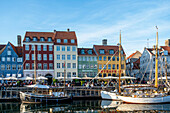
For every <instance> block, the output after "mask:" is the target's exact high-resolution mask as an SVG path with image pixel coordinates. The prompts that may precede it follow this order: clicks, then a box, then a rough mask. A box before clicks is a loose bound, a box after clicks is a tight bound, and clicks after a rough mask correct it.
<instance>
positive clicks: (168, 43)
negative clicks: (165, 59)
mask: <svg viewBox="0 0 170 113" xmlns="http://www.w3.org/2000/svg"><path fill="white" fill-rule="evenodd" d="M165 46H169V47H170V39H168V40H165Z"/></svg>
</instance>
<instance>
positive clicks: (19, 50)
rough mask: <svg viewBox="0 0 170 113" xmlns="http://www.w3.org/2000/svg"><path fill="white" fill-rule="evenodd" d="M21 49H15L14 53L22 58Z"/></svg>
mask: <svg viewBox="0 0 170 113" xmlns="http://www.w3.org/2000/svg"><path fill="white" fill-rule="evenodd" d="M22 48H23V47H15V49H16V53H17V55H18V56H19V57H22V55H23V51H22Z"/></svg>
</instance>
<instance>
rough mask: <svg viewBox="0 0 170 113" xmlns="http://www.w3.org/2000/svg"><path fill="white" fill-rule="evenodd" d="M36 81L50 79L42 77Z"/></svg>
mask: <svg viewBox="0 0 170 113" xmlns="http://www.w3.org/2000/svg"><path fill="white" fill-rule="evenodd" d="M36 79H37V80H47V79H48V78H46V77H43V76H40V77H37V78H36Z"/></svg>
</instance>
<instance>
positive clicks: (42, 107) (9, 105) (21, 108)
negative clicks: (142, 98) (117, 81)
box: [0, 100, 170, 113]
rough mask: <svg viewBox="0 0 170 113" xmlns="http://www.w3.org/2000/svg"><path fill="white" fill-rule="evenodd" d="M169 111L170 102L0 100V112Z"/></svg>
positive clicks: (138, 112) (139, 112) (121, 112)
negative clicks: (36, 101)
mask: <svg viewBox="0 0 170 113" xmlns="http://www.w3.org/2000/svg"><path fill="white" fill-rule="evenodd" d="M10 112H11V113H55V112H60V113H65V112H66V113H69V112H71V113H119V112H120V113H126V112H127V113H155V112H156V113H169V112H170V104H153V105H151V104H148V105H146V104H122V103H121V102H118V101H106V100H75V101H73V102H70V103H62V104H53V103H51V104H48V105H47V104H21V103H19V102H1V103H0V113H10Z"/></svg>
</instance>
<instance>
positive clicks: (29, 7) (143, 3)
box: [0, 0, 170, 56]
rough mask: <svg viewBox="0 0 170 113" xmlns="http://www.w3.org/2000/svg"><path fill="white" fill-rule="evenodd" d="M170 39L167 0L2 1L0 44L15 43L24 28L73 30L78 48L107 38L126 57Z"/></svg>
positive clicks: (169, 18) (169, 6) (51, 30)
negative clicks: (157, 37) (157, 42)
mask: <svg viewBox="0 0 170 113" xmlns="http://www.w3.org/2000/svg"><path fill="white" fill-rule="evenodd" d="M156 25H157V26H158V31H159V46H163V45H165V40H167V39H168V38H170V0H3V1H2V0H1V1H0V39H1V40H0V44H7V42H8V41H10V42H11V43H13V44H14V45H16V43H17V35H21V36H22V38H23V37H24V35H25V32H26V31H39V32H53V31H54V29H55V30H57V31H66V30H67V28H69V29H70V30H71V31H75V32H76V35H77V39H78V47H83V48H86V47H88V48H92V47H93V45H101V44H102V39H107V41H108V45H117V43H119V33H120V30H121V34H122V46H123V49H124V51H125V53H126V55H127V56H129V55H130V54H132V53H133V52H135V51H136V50H138V51H140V52H142V51H143V50H144V47H153V45H155V43H156V28H155V26H156Z"/></svg>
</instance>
